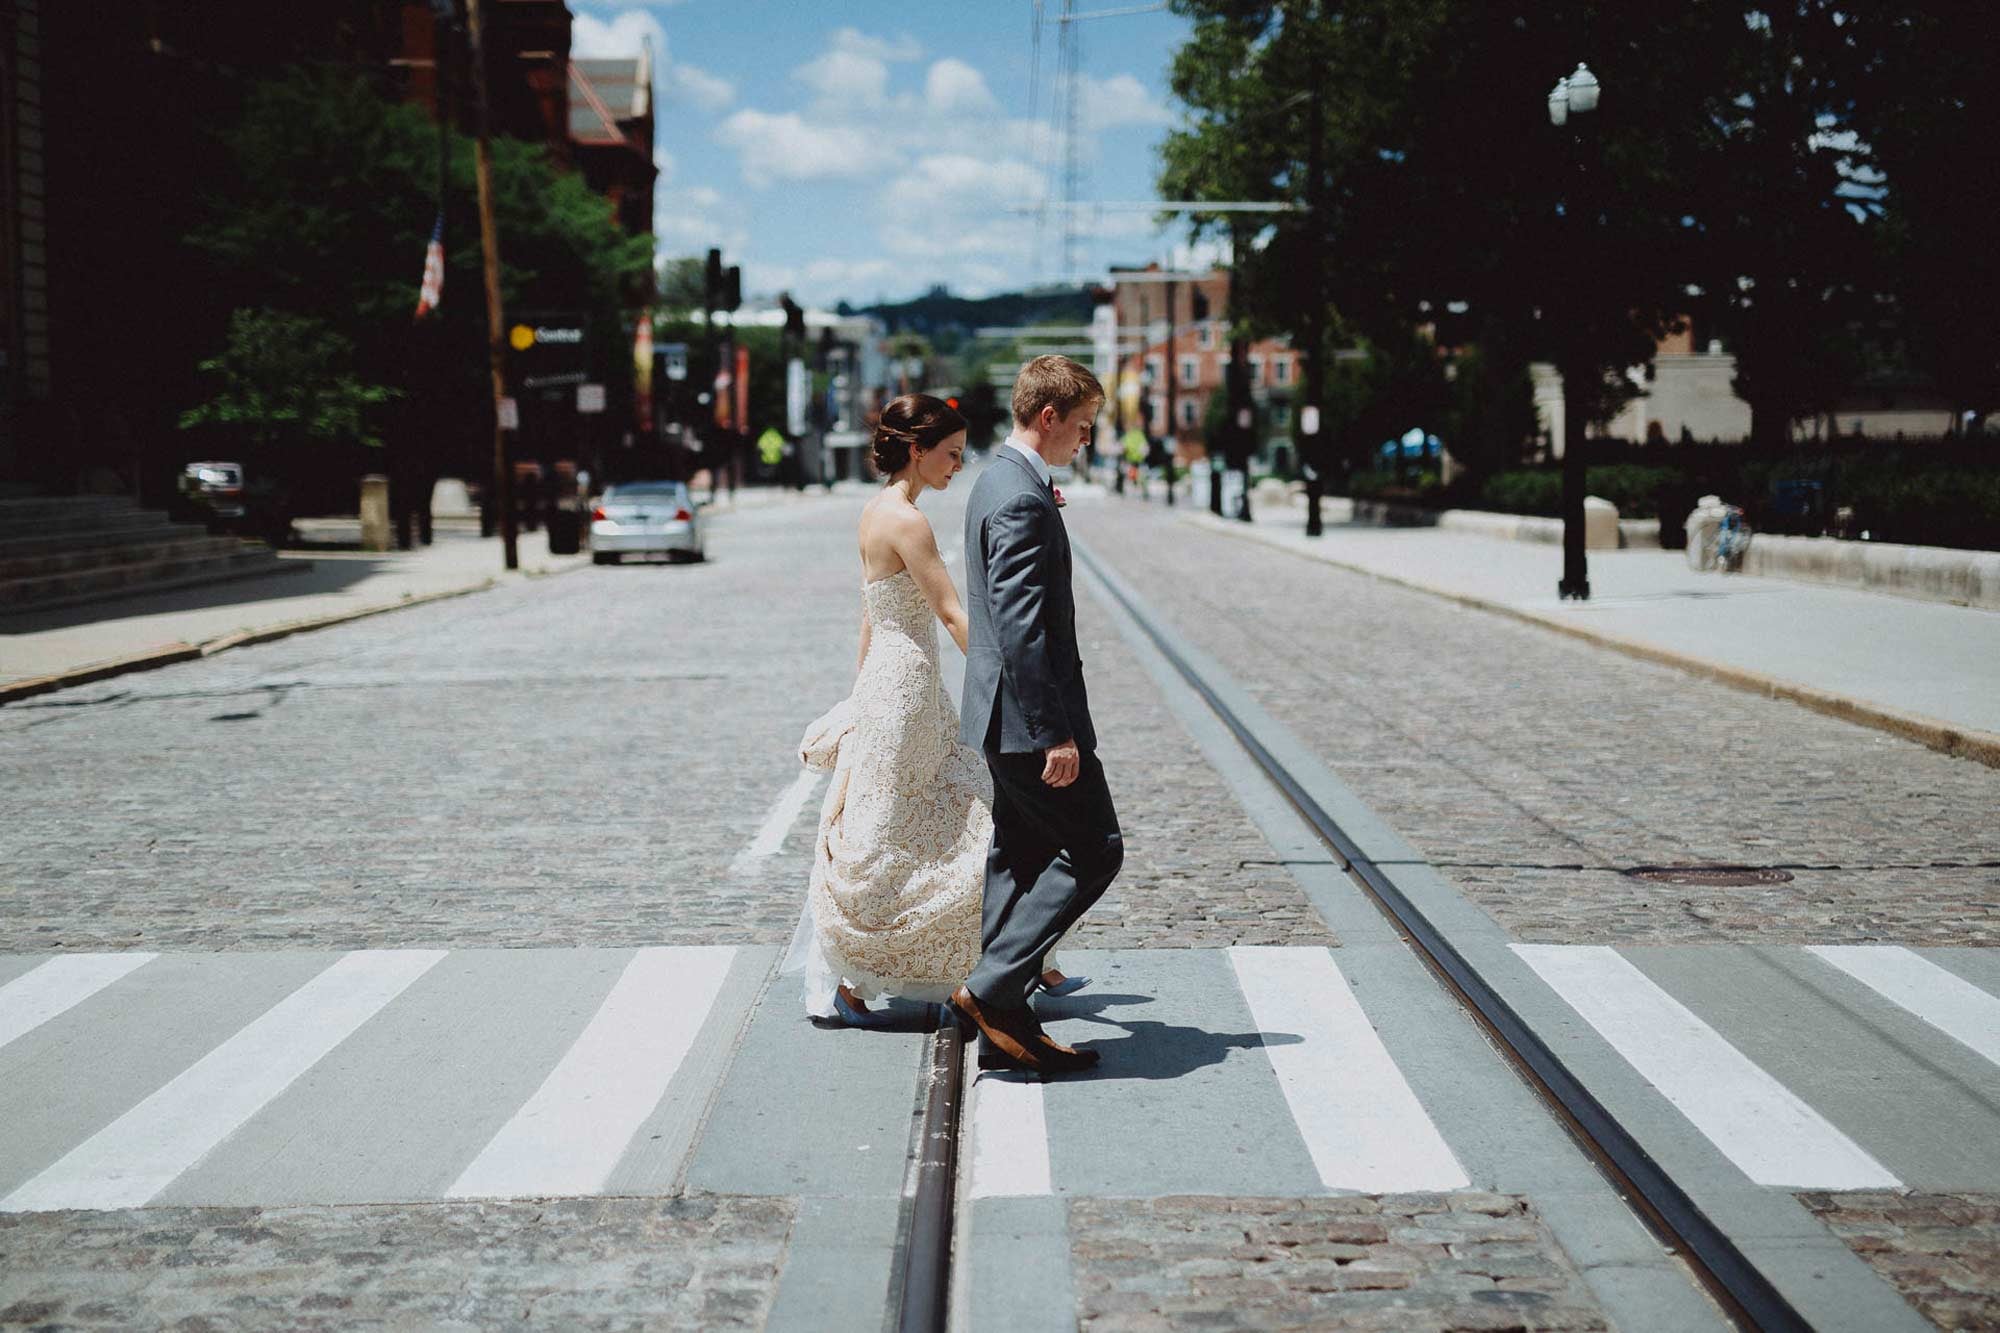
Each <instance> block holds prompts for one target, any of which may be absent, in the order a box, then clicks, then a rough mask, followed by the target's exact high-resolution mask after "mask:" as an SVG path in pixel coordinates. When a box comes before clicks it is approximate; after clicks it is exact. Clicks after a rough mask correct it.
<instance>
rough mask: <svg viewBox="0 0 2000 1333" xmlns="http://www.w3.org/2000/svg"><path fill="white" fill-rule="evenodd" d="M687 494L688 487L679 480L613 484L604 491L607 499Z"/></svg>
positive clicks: (672, 496) (668, 496)
mask: <svg viewBox="0 0 2000 1333" xmlns="http://www.w3.org/2000/svg"><path fill="white" fill-rule="evenodd" d="M685 494H687V487H686V486H685V485H684V484H682V483H681V482H678V481H654V482H646V481H642V482H636V483H633V484H630V485H626V486H613V487H612V488H611V489H610V490H608V491H606V492H605V493H604V498H605V499H607V500H645V499H670V500H675V499H679V498H680V497H681V496H683V495H685Z"/></svg>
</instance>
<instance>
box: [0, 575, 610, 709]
mask: <svg viewBox="0 0 2000 1333" xmlns="http://www.w3.org/2000/svg"><path fill="white" fill-rule="evenodd" d="M588 567H589V566H588V565H586V564H582V563H578V564H575V565H571V566H569V567H567V568H564V569H533V570H522V571H520V573H521V575H522V577H524V578H548V577H551V576H553V575H557V574H567V573H569V572H570V571H571V570H573V569H585V568H588ZM499 585H500V579H498V578H497V577H496V578H487V579H482V580H481V581H480V582H478V583H472V584H466V585H464V586H462V587H457V588H444V589H440V590H439V591H437V592H426V593H413V594H406V595H405V596H403V597H402V598H400V599H399V600H397V601H394V602H382V603H379V604H377V605H375V606H362V607H356V608H355V609H353V610H351V611H338V612H335V613H334V614H332V615H326V616H308V617H306V618H305V619H303V620H288V621H284V622H282V623H280V624H276V625H264V626H260V627H258V628H256V629H245V630H237V631H236V632H235V633H233V634H223V635H219V636H217V637H216V638H213V639H206V640H203V641H202V642H201V643H198V644H195V643H169V644H162V645H161V646H160V647H158V648H149V649H147V650H146V651H144V652H140V653H134V654H132V655H131V656H129V657H114V658H111V659H110V660H108V661H104V662H93V663H91V664H90V665H89V666H82V667H77V668H76V669H74V670H72V671H61V672H57V673H56V674H54V675H51V676H36V677H33V678H32V679H29V680H17V681H14V682H12V683H10V684H6V685H0V706H5V705H7V704H10V703H13V702H15V701H16V700H19V699H28V698H32V697H34V696H35V695H38V694H51V693H54V692H55V691H57V690H66V689H69V688H71V687H72V686H76V685H87V684H89V683H90V682H92V681H98V680H107V679H109V678H110V677H112V676H123V675H127V674H129V673H131V672H134V671H152V670H154V669H155V668H158V667H163V666H172V665H173V664H174V663H176V662H189V661H194V660H195V659H197V658H203V657H213V656H215V655H216V654H217V653H226V652H228V651H229V650H230V649H231V648H247V647H249V646H250V645H251V644H256V643H270V642H272V641H274V640H277V639H284V638H289V637H291V636H292V635H294V634H304V633H307V632H309V631H311V630H316V629H330V628H332V627H333V626H335V625H344V624H346V623H347V622H349V621H351V620H365V619H367V618H368V617H369V616H379V615H383V614H385V613H387V612H390V611H401V610H403V609H405V608H406V607H412V606H423V605H425V604H426V603H429V602H442V601H446V600H449V599H450V598H453V597H466V596H470V595H471V594H473V593H476V592H485V591H486V590H487V589H489V588H496V587H498V586H499Z"/></svg>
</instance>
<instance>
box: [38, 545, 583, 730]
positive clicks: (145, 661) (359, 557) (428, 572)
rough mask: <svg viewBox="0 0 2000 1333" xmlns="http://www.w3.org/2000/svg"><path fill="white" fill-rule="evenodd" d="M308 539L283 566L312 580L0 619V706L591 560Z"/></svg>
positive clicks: (238, 583)
mask: <svg viewBox="0 0 2000 1333" xmlns="http://www.w3.org/2000/svg"><path fill="white" fill-rule="evenodd" d="M299 528H300V535H301V536H302V537H303V538H305V540H306V541H307V542H308V543H311V544H312V545H313V546H316V547H319V548H320V549H305V550H287V551H283V552H280V554H279V558H280V559H281V560H283V561H285V562H287V563H290V562H295V561H296V562H301V563H305V564H309V565H310V568H309V569H307V570H305V571H304V572H303V573H301V572H299V571H297V570H285V571H283V572H281V573H277V574H271V575H267V576H265V577H262V578H250V579H239V580H235V581H232V582H228V583H213V584H204V585H199V586H196V587H192V588H176V589H172V590H169V591H165V592H154V593H146V592H139V593H135V594H133V595H132V596H129V597H119V598H114V599H110V600H106V601H98V602H89V603H86V604H84V605H81V606H69V607H60V608H56V609H53V610H48V611H31V612H25V613H22V614H19V615H13V616H7V617H4V618H0V702H4V701H5V700H7V699H9V698H21V697H25V696H26V695H28V694H31V693H41V692H44V691H46V690H47V689H51V688H62V687H63V686H65V685H70V684H81V683H82V682H83V681H84V680H91V679H102V678H103V677H105V676H110V675H118V674H122V673H123V672H125V671H132V670H144V669H146V668H147V667H150V666H162V665H165V664H167V663H169V662H175V661H183V660H186V659H188V658H191V657H202V656H207V655H209V654H211V653H214V652H219V651H222V650H223V649H225V648H231V647H236V646H238V645H240V644H242V643H246V642H260V641H262V640H265V639H269V638H278V637H282V636H283V635H285V634H289V633H297V632H298V631H300V630H303V629H313V628H318V627H320V626H322V625H327V624H337V623H339V622H340V621H342V620H351V619H355V618H357V617H359V616H364V615H373V614H376V613H378V612H382V611H388V610H394V609H397V608H399V607H404V606H413V605H417V604H419V603H422V602H427V601H434V600H437V599H438V598H441V597H454V596H459V595H461V594H464V593H468V592H477V591H480V590H482V589H485V588H490V587H493V586H495V585H496V584H498V583H499V582H501V581H502V580H505V579H522V578H533V577H538V576H541V575H545V574H553V573H558V572H561V571H563V570H567V569H572V568H575V567H576V566H577V565H579V564H588V563H589V561H590V556H589V555H588V554H587V553H586V554H583V555H575V556H569V555H562V556H552V555H550V554H549V546H548V533H547V530H546V529H544V530H542V531H538V532H530V533H522V534H521V535H520V541H519V548H518V549H519V553H520V565H521V567H520V569H519V571H518V572H515V573H512V574H509V573H507V571H505V570H504V569H503V568H502V560H501V553H500V542H499V539H498V538H489V539H481V538H480V536H479V535H478V532H477V530H476V529H474V530H472V531H466V530H464V529H456V528H452V527H447V526H446V525H444V524H442V523H440V524H439V525H438V527H437V529H436V532H435V539H434V541H433V543H432V544H431V545H430V546H429V547H419V548H417V549H415V550H411V551H380V552H372V551H362V550H359V549H326V548H327V547H329V546H333V545H334V544H336V543H340V544H342V545H343V546H344V545H345V544H346V543H347V542H351V544H352V546H353V547H355V548H358V547H359V545H360V525H359V523H358V522H356V521H343V520H337V519H336V520H308V521H304V522H301V523H300V525H299ZM350 529H351V530H352V531H351V534H350V532H349V530H350Z"/></svg>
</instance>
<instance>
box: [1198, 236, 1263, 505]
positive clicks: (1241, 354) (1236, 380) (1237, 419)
mask: <svg viewBox="0 0 2000 1333" xmlns="http://www.w3.org/2000/svg"><path fill="white" fill-rule="evenodd" d="M1243 230H1244V229H1243V225H1242V224H1241V223H1240V222H1236V221H1234V220H1233V219H1232V221H1231V223H1230V227H1229V323H1230V329H1229V370H1228V380H1227V383H1228V385H1229V424H1228V426H1227V427H1226V428H1225V429H1224V431H1223V438H1224V439H1226V440H1228V441H1230V449H1231V452H1233V453H1235V454H1236V456H1237V458H1240V459H1242V460H1243V498H1242V500H1241V501H1239V502H1238V503H1239V505H1240V507H1239V508H1238V510H1237V512H1236V517H1238V518H1240V519H1242V520H1243V521H1244V522H1246V523H1247V522H1249V521H1250V453H1251V447H1252V446H1251V440H1250V422H1251V419H1252V417H1251V414H1252V411H1253V408H1252V407H1251V403H1250V340H1249V339H1247V338H1245V337H1244V336H1243V334H1242V328H1241V326H1240V325H1239V324H1238V322H1237V318H1236V312H1237V311H1238V310H1239V309H1240V308H1241V306H1240V305H1239V301H1240V293H1239V290H1238V283H1237V276H1236V270H1237V256H1239V255H1241V254H1242V253H1243V252H1244V250H1245V249H1246V248H1247V242H1246V240H1245V238H1244V235H1243ZM1229 461H1230V462H1232V463H1233V462H1235V461H1236V460H1235V459H1230V460H1229ZM1221 482H1222V476H1221V473H1220V471H1218V472H1217V474H1216V485H1215V487H1214V488H1213V490H1212V491H1211V497H1212V498H1211V502H1210V504H1209V506H1208V507H1209V510H1210V512H1212V513H1214V514H1215V516H1216V517H1218V518H1220V517H1221V516H1222V485H1221Z"/></svg>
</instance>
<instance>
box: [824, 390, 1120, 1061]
mask: <svg viewBox="0 0 2000 1333" xmlns="http://www.w3.org/2000/svg"><path fill="white" fill-rule="evenodd" d="M874 452H875V466H876V470H877V471H878V472H879V473H880V474H881V475H883V476H886V477H887V478H888V479H889V483H888V485H887V486H886V487H885V488H884V489H883V491H882V493H881V494H880V495H878V496H876V497H875V498H874V499H872V500H870V501H869V502H868V506H867V508H865V509H864V510H862V513H861V528H860V541H861V568H862V577H863V582H862V585H861V613H862V619H861V652H860V660H859V665H858V667H857V670H856V677H855V682H854V691H853V693H852V694H851V695H850V696H849V697H848V698H847V699H846V700H844V701H842V702H841V703H840V704H839V705H837V706H836V707H835V708H834V709H833V710H832V711H831V712H829V713H828V714H826V716H824V717H822V718H820V719H819V720H818V721H816V722H815V723H814V724H813V726H812V727H811V728H810V729H809V730H808V731H807V733H806V736H805V738H804V739H803V740H802V741H801V742H800V746H799V748H800V757H801V759H802V760H803V761H804V762H805V763H806V764H808V765H809V766H811V767H815V768H823V769H825V768H830V769H832V771H833V780H832V783H831V785H830V786H829V788H828V790H827V794H826V802H825V804H824V805H823V806H822V808H821V811H820V819H819V836H818V838H817V840H816V841H815V844H814V848H813V869H812V881H811V885H810V888H809V890H808V895H807V896H808V903H807V914H806V918H805V919H802V920H801V922H800V937H799V939H798V940H796V941H795V943H794V948H793V955H794V959H795V960H796V962H795V964H794V965H802V966H803V968H804V970H805V1002H806V1012H807V1013H809V1014H811V1015H812V1016H813V1017H814V1018H817V1019H824V1020H830V1021H833V1022H837V1023H845V1024H847V1025H850V1026H861V1027H866V1026H875V1025H878V1024H880V1023H882V1022H883V1018H882V1015H881V1013H880V1011H879V1010H873V1009H870V1008H869V1002H870V1001H874V1000H879V999H881V998H882V997H884V996H891V995H893V996H898V997H901V998H903V999H908V1000H917V1001H927V1002H935V1001H942V1000H944V999H946V998H947V997H949V996H950V994H951V992H952V991H953V990H954V989H956V988H957V987H958V985H959V984H960V983H962V982H963V981H964V980H965V978H966V975H967V974H968V973H970V972H971V971H972V967H973V964H974V963H976V962H978V960H979V948H980V920H981V914H980V902H981V894H982V890H983V888H984V885H985V875H986V853H987V848H988V845H989V843H990V840H991V838H992V833H993V815H992V803H993V783H992V779H991V777H990V776H989V775H988V774H987V771H986V761H985V759H984V757H983V756H982V755H981V754H980V753H979V751H977V750H975V749H972V748H971V747H970V746H967V745H963V744H961V743H960V742H959V739H958V712H957V710H956V709H955V708H953V707H952V704H951V700H950V699H949V698H947V697H946V695H945V692H944V681H943V678H942V677H941V675H940V674H939V671H938V642H937V626H938V623H939V622H943V624H944V626H945V628H946V629H947V630H948V631H950V633H951V637H952V640H953V642H955V643H957V644H958V647H959V650H960V651H961V652H962V651H964V649H965V635H966V619H965V609H964V608H963V607H962V606H961V605H960V604H959V600H958V592H957V590H956V589H955V588H954V587H953V586H952V582H951V573H950V571H949V570H947V569H946V568H945V563H944V560H943V559H942V558H941V557H940V556H939V554H938V548H937V537H936V535H935V534H934V533H933V532H932V531H931V525H930V521H929V520H928V519H926V518H925V517H924V515H923V513H922V512H921V511H920V510H918V508H917V499H918V497H920V496H921V495H923V493H924V492H925V491H927V490H932V489H935V490H939V491H942V490H944V489H945V488H946V487H947V486H949V485H950V484H951V479H952V477H953V476H954V475H955V474H956V473H957V472H958V471H959V470H960V469H962V468H963V467H964V466H965V421H964V419H963V418H961V417H960V416H959V414H958V413H957V411H955V410H954V409H953V408H952V407H951V406H950V405H948V404H946V403H945V402H943V401H942V400H940V399H937V398H933V397H931V396H929V395H928V394H906V395H904V396H903V397H901V398H897V399H895V400H894V401H892V402H890V403H889V404H888V405H887V406H886V407H884V408H883V409H882V416H881V421H880V424H878V425H877V426H876V429H875V450H874ZM1084 980H1085V979H1084V978H1082V977H1074V978H1066V977H1064V976H1063V975H1062V973H1061V972H1060V971H1058V970H1056V969H1055V967H1054V965H1053V962H1052V959H1045V960H1044V963H1043V973H1042V977H1041V985H1042V987H1043V988H1045V989H1047V990H1048V991H1050V993H1052V994H1069V993H1070V992H1072V991H1074V990H1076V989H1078V988H1080V987H1081V986H1082V985H1083V983H1084Z"/></svg>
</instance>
